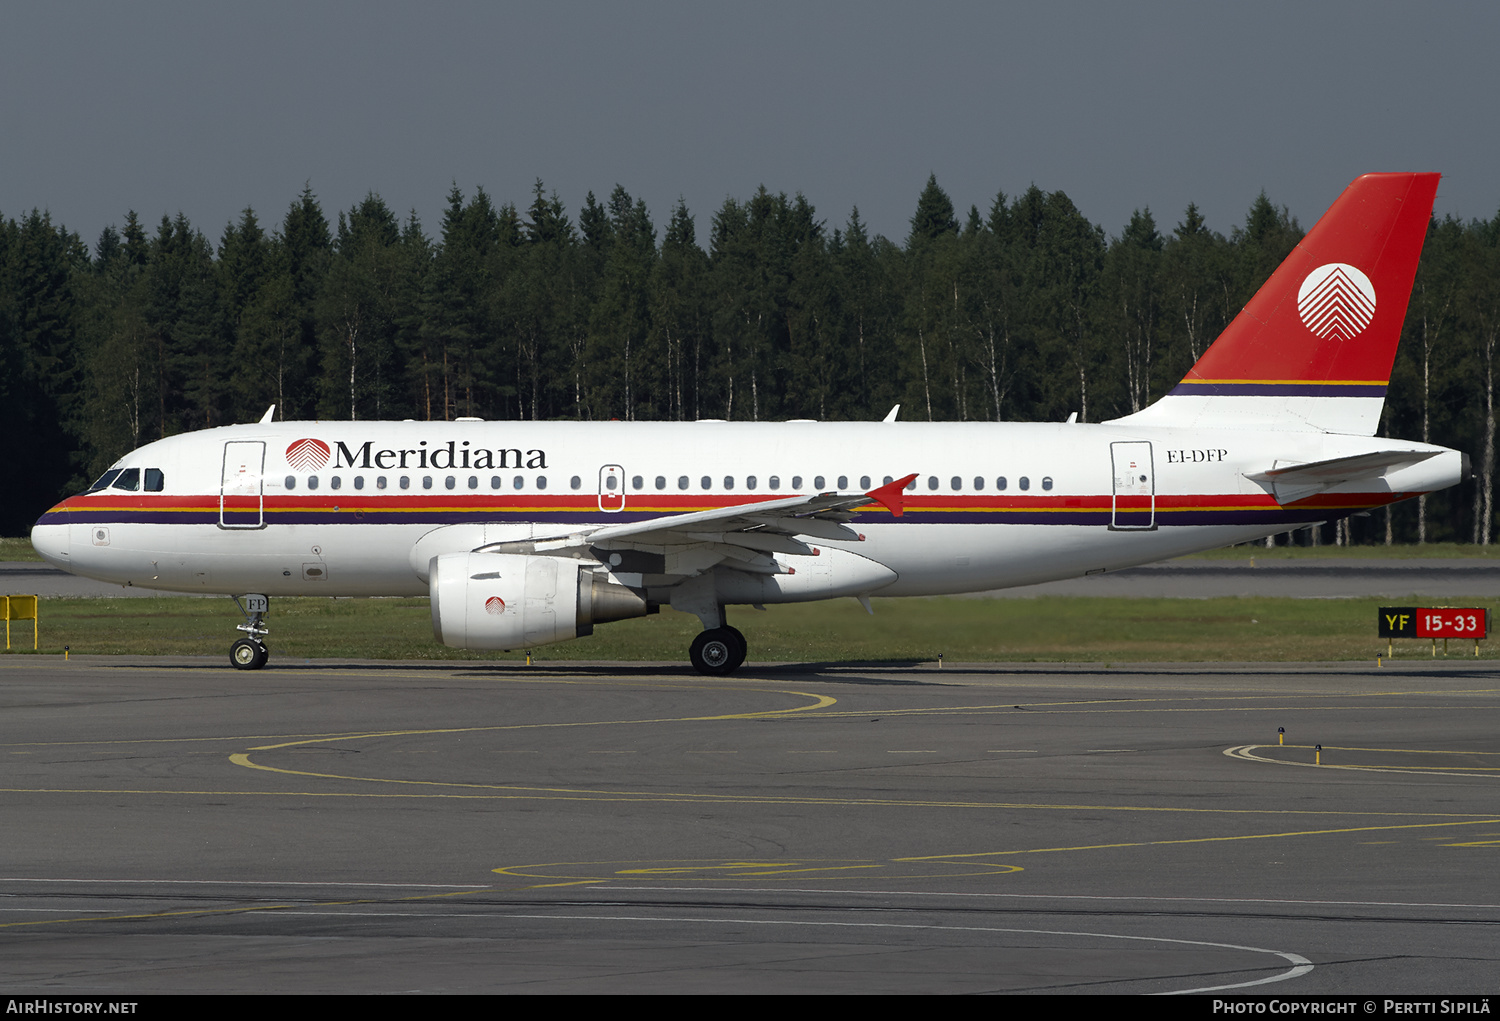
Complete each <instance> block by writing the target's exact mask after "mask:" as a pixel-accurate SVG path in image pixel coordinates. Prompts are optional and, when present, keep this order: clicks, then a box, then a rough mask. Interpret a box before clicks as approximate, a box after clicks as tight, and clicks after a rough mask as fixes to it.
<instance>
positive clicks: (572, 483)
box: [568, 475, 583, 489]
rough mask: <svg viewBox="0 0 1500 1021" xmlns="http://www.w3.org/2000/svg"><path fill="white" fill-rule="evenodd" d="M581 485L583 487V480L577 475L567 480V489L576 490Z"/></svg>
mask: <svg viewBox="0 0 1500 1021" xmlns="http://www.w3.org/2000/svg"><path fill="white" fill-rule="evenodd" d="M581 485H583V480H582V479H580V478H579V477H578V476H577V475H574V476H573V477H572V478H571V479H569V480H568V487H569V488H570V489H577V488H578V487H579V486H581Z"/></svg>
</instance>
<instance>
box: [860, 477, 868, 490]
mask: <svg viewBox="0 0 1500 1021" xmlns="http://www.w3.org/2000/svg"><path fill="white" fill-rule="evenodd" d="M859 488H860V489H869V488H870V476H868V475H861V476H860V477H859Z"/></svg>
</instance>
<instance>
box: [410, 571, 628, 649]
mask: <svg viewBox="0 0 1500 1021" xmlns="http://www.w3.org/2000/svg"><path fill="white" fill-rule="evenodd" d="M592 568H593V565H591V564H589V563H587V562H585V561H581V560H572V559H567V558H563V557H538V556H523V555H521V554H515V553H444V554H442V555H441V556H436V557H433V558H432V560H431V562H430V564H429V565H428V571H429V577H428V582H429V585H430V588H431V593H432V633H433V634H434V635H435V636H436V637H437V640H438V641H440V642H442V643H443V644H444V645H448V646H452V647H453V648H455V649H507V650H508V649H529V648H531V647H532V646H533V645H546V644H548V643H549V642H562V641H566V640H568V639H569V638H578V637H580V636H582V635H589V634H593V633H594V625H595V624H604V623H607V622H609V621H612V620H625V619H627V618H629V617H643V616H645V615H646V614H648V613H655V612H656V610H657V607H656V605H655V604H653V603H648V602H647V601H646V597H645V595H644V593H641V592H638V591H636V590H635V589H632V588H627V587H626V586H624V585H619V584H616V583H615V582H613V581H611V580H609V576H608V575H607V574H605V573H604V572H596V571H595V570H593V569H592Z"/></svg>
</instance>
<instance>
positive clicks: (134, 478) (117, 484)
mask: <svg viewBox="0 0 1500 1021" xmlns="http://www.w3.org/2000/svg"><path fill="white" fill-rule="evenodd" d="M109 488H110V489H123V490H125V491H126V492H127V493H134V492H136V491H137V490H139V489H140V488H141V470H140V469H139V468H126V469H124V470H123V471H121V472H120V474H119V476H118V477H117V478H116V479H115V480H114V482H112V483H110V486H109Z"/></svg>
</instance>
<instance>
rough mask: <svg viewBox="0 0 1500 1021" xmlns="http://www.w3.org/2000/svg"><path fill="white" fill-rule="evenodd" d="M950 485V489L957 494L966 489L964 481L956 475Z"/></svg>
mask: <svg viewBox="0 0 1500 1021" xmlns="http://www.w3.org/2000/svg"><path fill="white" fill-rule="evenodd" d="M948 485H949V488H951V489H952V490H953V491H954V492H955V493H957V492H959V491H960V490H962V489H963V488H964V480H963V479H961V478H959V477H958V476H957V475H955V476H953V479H952V480H951V481H950V482H949V483H948Z"/></svg>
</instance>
